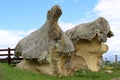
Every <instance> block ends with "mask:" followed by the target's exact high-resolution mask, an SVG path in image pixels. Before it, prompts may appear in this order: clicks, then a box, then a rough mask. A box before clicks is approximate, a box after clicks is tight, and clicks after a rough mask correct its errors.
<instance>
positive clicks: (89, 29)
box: [66, 17, 113, 71]
mask: <svg viewBox="0 0 120 80" xmlns="http://www.w3.org/2000/svg"><path fill="white" fill-rule="evenodd" d="M66 34H67V35H68V36H69V38H70V39H71V40H72V41H73V43H74V46H75V52H74V53H72V54H75V55H76V56H80V57H82V58H83V59H84V60H85V62H86V66H87V67H88V69H90V70H92V71H98V70H99V67H100V64H101V57H102V54H103V53H105V52H107V51H108V45H107V44H104V42H106V40H107V37H109V38H110V37H112V36H113V33H112V31H111V30H110V27H109V24H108V22H107V20H105V19H104V18H103V17H100V18H98V19H96V20H95V21H93V22H89V23H83V24H80V25H77V26H76V27H75V28H73V29H70V30H68V31H66ZM79 62H80V61H79ZM71 65H72V64H71Z"/></svg>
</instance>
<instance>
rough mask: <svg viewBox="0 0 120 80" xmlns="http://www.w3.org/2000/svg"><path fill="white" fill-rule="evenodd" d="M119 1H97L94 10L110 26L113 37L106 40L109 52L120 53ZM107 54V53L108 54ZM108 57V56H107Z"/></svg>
mask: <svg viewBox="0 0 120 80" xmlns="http://www.w3.org/2000/svg"><path fill="white" fill-rule="evenodd" d="M119 8H120V0H99V1H98V3H97V4H96V6H95V8H94V10H95V12H96V13H97V14H98V16H103V17H105V18H106V19H107V20H108V21H109V23H110V26H111V30H112V31H113V33H114V35H115V36H114V37H112V38H110V39H108V41H107V43H108V45H109V52H114V53H113V54H118V53H120V31H119V30H120V27H119V26H120V10H119ZM109 52H108V53H109ZM109 55H110V54H109Z"/></svg>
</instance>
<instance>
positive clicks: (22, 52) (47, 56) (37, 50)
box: [15, 5, 75, 75]
mask: <svg viewBox="0 0 120 80" xmlns="http://www.w3.org/2000/svg"><path fill="white" fill-rule="evenodd" d="M61 14H62V11H61V9H60V7H59V6H57V5H55V6H53V7H52V8H51V9H50V10H49V11H48V13H47V21H46V22H45V24H44V25H43V26H42V27H41V28H40V29H38V30H36V31H34V32H32V33H31V34H30V35H28V36H27V37H25V38H24V39H22V40H21V41H20V42H19V43H18V44H17V46H16V48H15V56H22V57H23V58H24V60H23V61H22V62H21V63H19V64H18V65H17V67H20V68H23V69H30V68H31V69H33V71H35V70H37V71H40V72H44V73H47V74H50V73H49V71H48V72H47V71H46V70H47V68H46V65H45V66H44V64H46V63H47V67H48V66H49V67H50V66H52V64H53V63H52V62H51V59H52V57H53V56H51V52H52V48H53V47H54V46H55V47H57V52H58V53H59V58H62V57H63V55H62V53H65V54H66V55H68V54H69V53H70V52H73V51H74V50H75V49H74V46H73V43H72V41H71V40H70V39H69V37H68V36H67V35H66V34H65V33H64V32H63V31H62V30H61V28H60V27H59V25H58V23H57V21H58V19H59V17H60V16H61ZM56 44H57V46H56ZM61 55H62V56H61ZM63 60H64V62H65V60H66V59H63ZM31 62H35V63H37V64H35V65H34V64H33V65H32V64H31ZM38 63H39V64H38ZM30 65H32V66H31V67H30ZM59 65H64V63H60V64H59V62H58V64H57V67H58V66H59ZM37 66H44V67H43V68H44V69H41V67H39V68H37ZM32 67H33V68H32ZM36 68H37V69H36ZM38 69H39V70H38ZM41 70H42V71H41ZM44 70H45V71H44ZM61 70H62V69H61V67H59V68H58V72H59V74H61V75H63V74H64V73H62V72H63V71H61ZM52 72H53V73H54V69H53V70H51V73H52ZM51 75H52V74H51Z"/></svg>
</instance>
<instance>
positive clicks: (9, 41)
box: [0, 30, 31, 49]
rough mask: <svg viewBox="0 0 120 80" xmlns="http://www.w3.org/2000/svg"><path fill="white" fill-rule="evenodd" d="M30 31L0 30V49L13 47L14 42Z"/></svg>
mask: <svg viewBox="0 0 120 80" xmlns="http://www.w3.org/2000/svg"><path fill="white" fill-rule="evenodd" d="M30 32H31V31H27V32H25V31H11V30H0V49H4V48H8V47H11V48H15V46H16V44H17V43H18V41H19V40H21V39H22V38H23V37H25V36H26V35H28V34H29V33H30Z"/></svg>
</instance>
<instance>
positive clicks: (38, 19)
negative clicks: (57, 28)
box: [0, 0, 97, 30]
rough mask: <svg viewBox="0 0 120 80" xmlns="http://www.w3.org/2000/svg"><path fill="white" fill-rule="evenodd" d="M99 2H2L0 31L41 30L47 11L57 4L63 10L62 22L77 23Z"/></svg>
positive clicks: (0, 4)
mask: <svg viewBox="0 0 120 80" xmlns="http://www.w3.org/2000/svg"><path fill="white" fill-rule="evenodd" d="M96 2H97V0H47V1H46V0H44V1H40V0H0V29H7V30H29V29H34V28H39V27H40V26H42V25H43V24H44V22H45V20H46V14H47V11H48V10H49V9H50V8H51V7H52V6H53V5H55V4H57V5H59V6H60V7H61V9H62V12H63V14H62V16H61V17H60V21H62V22H69V23H76V22H78V21H79V20H80V19H81V18H84V17H85V16H86V15H87V14H89V11H91V10H92V8H93V7H94V6H95V4H96Z"/></svg>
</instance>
